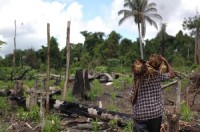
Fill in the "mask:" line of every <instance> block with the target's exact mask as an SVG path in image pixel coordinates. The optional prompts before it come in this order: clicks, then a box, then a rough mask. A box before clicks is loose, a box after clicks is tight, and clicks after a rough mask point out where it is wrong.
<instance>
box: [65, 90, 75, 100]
mask: <svg viewBox="0 0 200 132" xmlns="http://www.w3.org/2000/svg"><path fill="white" fill-rule="evenodd" d="M66 101H69V102H74V101H76V98H75V96H74V95H73V94H72V88H70V89H68V90H67V95H66Z"/></svg>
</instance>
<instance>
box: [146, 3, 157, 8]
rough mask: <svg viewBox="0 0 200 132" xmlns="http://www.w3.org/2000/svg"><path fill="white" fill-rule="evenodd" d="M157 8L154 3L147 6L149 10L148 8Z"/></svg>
mask: <svg viewBox="0 0 200 132" xmlns="http://www.w3.org/2000/svg"><path fill="white" fill-rule="evenodd" d="M152 7H153V8H155V7H156V3H154V2H151V3H149V4H148V5H147V6H146V8H147V9H148V8H152Z"/></svg>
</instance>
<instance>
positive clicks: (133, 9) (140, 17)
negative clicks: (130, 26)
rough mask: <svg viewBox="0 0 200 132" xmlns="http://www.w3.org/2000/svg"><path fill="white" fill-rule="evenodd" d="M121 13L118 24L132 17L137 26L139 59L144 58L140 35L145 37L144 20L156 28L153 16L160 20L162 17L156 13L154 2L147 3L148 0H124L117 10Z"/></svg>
mask: <svg viewBox="0 0 200 132" xmlns="http://www.w3.org/2000/svg"><path fill="white" fill-rule="evenodd" d="M121 14H123V17H122V18H121V19H120V21H119V25H121V24H122V23H123V22H124V21H125V20H127V19H130V18H134V21H135V23H136V24H137V26H138V33H139V40H140V54H141V59H144V53H143V44H142V37H145V33H146V21H147V22H148V23H149V24H150V25H153V26H154V27H155V28H156V29H158V27H157V24H156V21H155V20H154V18H156V19H158V20H162V17H161V16H160V15H159V14H157V9H156V3H148V0H124V9H122V10H120V11H119V12H118V15H121Z"/></svg>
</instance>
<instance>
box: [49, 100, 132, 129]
mask: <svg viewBox="0 0 200 132" xmlns="http://www.w3.org/2000/svg"><path fill="white" fill-rule="evenodd" d="M50 104H51V107H52V108H54V109H57V110H60V112H61V113H65V114H68V115H71V114H77V115H81V116H86V117H90V118H98V119H100V120H102V121H110V120H116V121H117V123H118V125H120V126H124V125H125V124H126V122H127V121H132V115H131V114H125V113H120V112H114V111H108V110H106V109H101V108H99V107H98V106H89V105H86V104H80V103H75V102H66V101H59V100H55V99H50Z"/></svg>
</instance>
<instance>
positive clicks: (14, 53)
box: [13, 20, 16, 69]
mask: <svg viewBox="0 0 200 132" xmlns="http://www.w3.org/2000/svg"><path fill="white" fill-rule="evenodd" d="M14 24H15V36H14V50H13V67H14V69H15V56H16V20H15V22H14Z"/></svg>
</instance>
